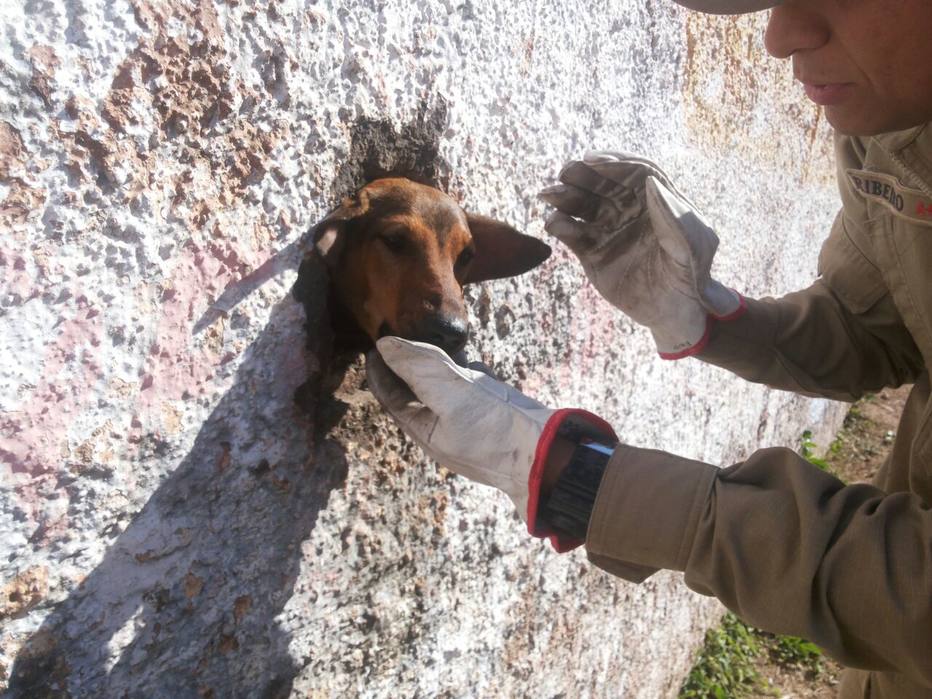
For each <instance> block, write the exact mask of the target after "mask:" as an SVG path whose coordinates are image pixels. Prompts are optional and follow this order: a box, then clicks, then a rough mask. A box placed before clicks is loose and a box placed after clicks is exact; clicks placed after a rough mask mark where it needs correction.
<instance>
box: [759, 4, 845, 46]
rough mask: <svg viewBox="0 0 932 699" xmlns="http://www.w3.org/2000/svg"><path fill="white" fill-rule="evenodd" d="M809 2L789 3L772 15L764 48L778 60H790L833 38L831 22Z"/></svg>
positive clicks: (776, 8) (774, 11) (773, 10)
mask: <svg viewBox="0 0 932 699" xmlns="http://www.w3.org/2000/svg"><path fill="white" fill-rule="evenodd" d="M808 4H809V3H807V2H795V1H794V0H789V1H788V2H785V3H783V4H782V5H778V6H777V7H775V8H773V9H772V10H771V11H770V20H769V21H768V22H767V31H766V33H765V34H764V46H765V47H766V48H767V52H768V53H769V54H770V55H771V56H774V57H775V58H789V57H790V56H792V55H793V54H794V53H796V52H798V51H812V50H815V49H818V48H821V47H822V46H824V45H825V44H826V43H827V42H828V40H829V38H830V37H831V27H830V26H829V22H828V20H827V19H826V18H825V17H824V16H822V15H821V14H820V13H819V12H818V11H817V10H816V9H813V8H811V7H807V5H808Z"/></svg>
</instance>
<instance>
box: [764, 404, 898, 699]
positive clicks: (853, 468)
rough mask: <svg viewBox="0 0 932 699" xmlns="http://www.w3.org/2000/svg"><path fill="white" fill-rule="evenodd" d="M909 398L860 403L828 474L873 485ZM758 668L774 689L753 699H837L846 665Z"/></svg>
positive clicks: (768, 663)
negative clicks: (813, 668) (872, 481)
mask: <svg viewBox="0 0 932 699" xmlns="http://www.w3.org/2000/svg"><path fill="white" fill-rule="evenodd" d="M908 394H909V387H903V388H898V389H895V390H893V389H885V390H883V391H881V392H880V393H878V394H875V395H871V396H868V397H865V398H862V399H861V400H860V401H858V402H857V403H855V404H854V405H853V406H852V407H851V410H850V411H849V412H848V415H847V417H845V423H844V427H843V428H842V430H841V432H839V434H838V436H837V438H836V442H835V445H834V446H833V448H831V449H829V451H828V453H827V454H826V455H825V460H826V462H827V463H828V467H829V470H830V471H832V472H833V473H834V474H835V475H837V476H838V477H839V478H841V479H842V480H843V481H845V482H846V483H856V482H858V481H870V479H871V478H872V477H873V475H874V474H875V473H876V472H877V469H878V468H880V465H881V464H882V463H883V460H884V458H886V455H887V453H888V452H889V451H890V447H891V445H892V444H893V438H894V437H895V436H896V428H897V423H898V421H899V417H900V413H902V411H903V404H904V403H905V402H906V396H907V395H908ZM820 446H821V445H820ZM758 670H759V672H760V673H761V675H762V676H763V677H764V678H766V681H767V682H768V683H769V685H770V687H769V688H768V689H767V690H762V691H760V692H758V693H756V694H752V695H751V696H752V697H769V698H770V699H773V697H780V698H781V699H834V697H835V695H836V691H837V685H838V678H839V675H840V673H841V666H840V665H839V664H838V663H836V662H834V661H833V660H831V659H830V658H828V657H824V660H823V662H822V667H821V669H820V671H819V672H817V673H816V672H813V671H811V670H809V669H806V668H799V667H786V666H785V665H781V664H780V663H778V662H774V661H773V660H772V659H770V658H761V659H760V660H759V664H758Z"/></svg>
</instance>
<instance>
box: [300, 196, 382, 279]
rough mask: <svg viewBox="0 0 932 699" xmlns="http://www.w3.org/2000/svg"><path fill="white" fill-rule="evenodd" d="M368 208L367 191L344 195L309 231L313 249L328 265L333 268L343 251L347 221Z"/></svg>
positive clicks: (360, 214)
mask: <svg viewBox="0 0 932 699" xmlns="http://www.w3.org/2000/svg"><path fill="white" fill-rule="evenodd" d="M368 210H369V193H368V192H366V190H364V189H363V190H360V191H359V192H357V193H356V194H355V195H354V196H352V197H346V199H344V200H343V203H342V204H340V205H339V206H338V207H337V208H335V209H334V210H333V211H331V212H330V213H329V214H327V216H326V217H325V218H324V219H323V220H322V221H321V222H320V223H318V224H317V225H316V226H314V230H313V231H312V233H311V241H312V243H313V245H314V250H315V251H316V252H317V254H318V255H319V256H320V259H322V260H323V261H324V263H325V264H326V265H327V266H328V267H330V268H333V267H334V266H335V265H336V264H337V261H338V260H339V259H340V255H341V254H342V252H343V247H344V245H345V243H346V241H345V240H344V233H345V229H346V223H347V221H352V220H353V219H354V218H358V217H359V216H362V215H363V214H364V213H366V212H367V211H368Z"/></svg>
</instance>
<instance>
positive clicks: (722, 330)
mask: <svg viewBox="0 0 932 699" xmlns="http://www.w3.org/2000/svg"><path fill="white" fill-rule="evenodd" d="M746 302H747V310H746V311H745V313H744V314H743V315H741V316H740V317H739V318H736V319H734V320H730V321H727V322H716V323H714V325H713V326H712V329H711V333H710V336H709V343H708V344H707V345H706V347H705V348H704V349H703V350H702V352H701V353H699V354H698V355H697V358H698V359H701V360H702V361H704V362H708V363H710V364H715V365H716V366H720V367H723V368H725V369H728V370H729V371H731V372H733V373H735V374H737V375H738V376H740V377H742V378H744V379H747V380H748V381H753V382H756V383H763V384H766V385H768V386H771V387H773V388H780V389H784V390H788V391H794V392H796V393H802V394H805V395H810V396H821V397H826V398H833V399H835V400H848V401H851V400H857V399H858V398H859V397H861V396H862V395H863V394H864V393H865V392H869V391H877V390H879V389H881V388H883V387H885V386H900V385H902V384H904V383H911V382H913V381H915V380H916V377H917V376H918V375H919V373H920V372H921V371H922V369H923V363H922V355H921V354H920V352H919V350H918V348H917V347H916V345H915V343H914V342H913V340H912V337H910V335H909V333H908V332H907V330H906V327H905V326H904V325H903V321H902V320H901V319H900V316H899V313H898V312H897V310H896V307H895V306H894V305H893V301H892V299H891V298H890V296H889V295H887V294H883V295H882V296H880V297H879V298H878V299H876V300H875V301H874V303H873V304H872V305H871V307H870V308H869V309H867V310H865V311H864V312H862V313H854V312H852V311H851V310H849V309H848V308H847V307H846V305H845V303H843V302H842V301H841V299H839V297H838V296H837V295H836V294H835V293H834V292H833V291H832V290H831V289H830V288H829V286H828V284H827V283H826V282H825V280H822V279H820V280H818V281H816V282H815V284H813V285H812V286H810V287H809V288H808V289H805V290H803V291H799V292H794V293H791V294H788V295H786V296H784V297H782V298H780V299H761V300H755V299H747V300H746Z"/></svg>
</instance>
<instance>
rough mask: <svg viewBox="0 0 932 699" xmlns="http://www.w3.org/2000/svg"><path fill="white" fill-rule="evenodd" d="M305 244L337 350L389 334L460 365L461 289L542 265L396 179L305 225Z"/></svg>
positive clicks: (540, 250) (504, 232)
mask: <svg viewBox="0 0 932 699" xmlns="http://www.w3.org/2000/svg"><path fill="white" fill-rule="evenodd" d="M313 244H314V251H315V253H316V254H317V255H318V256H319V257H320V259H321V260H323V262H324V264H325V266H326V269H327V271H328V274H329V277H330V299H329V306H330V309H329V311H330V317H331V322H332V324H333V329H334V333H335V336H336V340H337V342H338V343H339V344H340V345H342V346H343V348H344V349H347V348H350V349H353V350H357V351H364V350H366V349H368V348H369V347H371V345H372V343H374V342H375V340H377V339H378V338H380V337H383V336H384V335H398V336H400V337H404V338H406V339H409V340H418V341H421V342H429V343H431V344H434V345H437V346H438V347H440V348H442V349H443V350H445V351H446V352H447V353H448V354H449V355H450V356H451V357H454V358H455V359H457V360H458V361H461V362H462V361H463V359H464V355H463V349H464V347H465V345H466V341H467V339H468V332H469V330H468V327H469V326H468V321H467V313H466V305H465V303H464V300H463V287H464V286H465V285H466V284H472V283H475V282H481V281H486V280H489V279H500V278H503V277H512V276H516V275H519V274H523V273H524V272H527V271H529V270H531V269H533V268H534V267H536V266H537V265H539V264H540V263H542V262H543V261H544V260H546V259H547V258H548V257H549V256H550V247H549V246H548V245H547V244H545V243H543V242H541V241H540V240H538V239H536V238H532V237H531V236H528V235H525V234H523V233H519V232H518V231H517V230H515V229H514V228H512V227H511V226H509V225H507V224H505V223H502V222H499V221H496V220H494V219H491V218H488V217H486V216H479V215H476V214H471V213H467V212H465V211H463V209H461V208H460V206H459V205H458V204H457V203H456V201H455V200H454V199H453V198H452V197H450V196H449V195H447V194H445V193H443V192H441V191H440V190H438V189H435V188H433V187H429V186H427V185H423V184H419V183H417V182H414V181H412V180H409V179H405V178H402V177H387V178H382V179H377V180H374V181H372V182H370V183H369V184H367V185H365V186H364V187H363V188H362V189H360V190H359V191H358V192H357V193H356V194H355V195H354V196H351V197H348V198H347V199H346V200H344V201H343V203H342V204H341V205H340V206H339V207H337V208H336V209H335V210H334V211H332V212H331V213H330V214H328V215H327V216H326V218H324V220H323V221H321V222H320V223H319V224H317V226H315V228H314V231H313ZM341 338H342V340H341ZM348 345H349V346H350V347H347V346H348Z"/></svg>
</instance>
